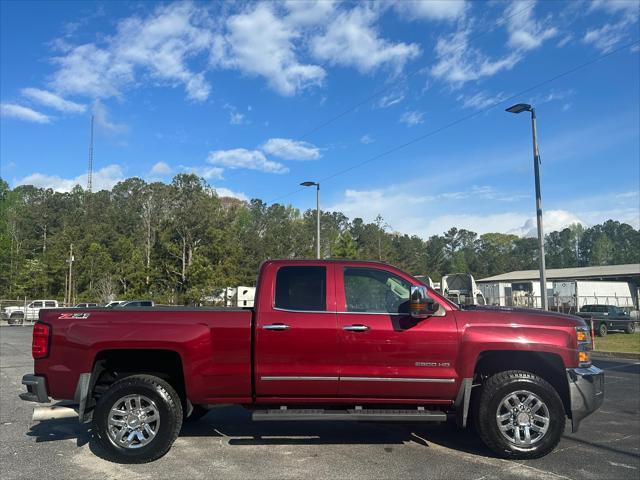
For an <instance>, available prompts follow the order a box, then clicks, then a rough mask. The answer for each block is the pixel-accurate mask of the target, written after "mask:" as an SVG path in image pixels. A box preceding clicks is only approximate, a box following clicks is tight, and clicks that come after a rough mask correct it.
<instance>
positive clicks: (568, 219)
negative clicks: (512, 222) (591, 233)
mask: <svg viewBox="0 0 640 480" xmlns="http://www.w3.org/2000/svg"><path fill="white" fill-rule="evenodd" d="M575 223H579V224H582V225H585V222H583V221H582V220H581V219H580V218H579V217H578V216H576V215H575V214H573V213H571V212H568V211H566V210H547V211H544V212H543V213H542V225H543V228H544V232H545V234H548V233H551V232H555V231H560V230H564V229H565V228H566V227H568V226H570V225H573V224H575ZM508 233H515V234H516V235H520V236H524V237H536V236H538V224H537V221H536V218H535V217H530V218H527V220H526V221H525V222H524V223H523V224H522V225H520V226H519V227H517V228H513V229H511V230H509V232H508Z"/></svg>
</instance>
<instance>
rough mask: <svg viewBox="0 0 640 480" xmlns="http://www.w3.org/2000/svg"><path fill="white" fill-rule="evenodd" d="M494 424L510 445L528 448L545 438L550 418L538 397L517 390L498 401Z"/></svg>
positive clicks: (547, 410) (544, 405) (547, 409)
mask: <svg viewBox="0 0 640 480" xmlns="http://www.w3.org/2000/svg"><path fill="white" fill-rule="evenodd" d="M496 422H497V424H498V429H499V430H500V433H502V436H503V437H504V438H506V439H507V440H508V441H509V442H510V443H511V444H513V445H515V446H519V447H528V446H531V445H534V444H536V443H538V442H539V441H540V440H542V439H543V438H544V437H545V435H546V434H547V431H548V430H549V423H550V422H551V416H550V414H549V408H548V407H547V405H546V404H545V403H544V402H543V401H542V399H541V398H540V397H539V396H538V395H536V394H535V393H533V392H530V391H528V390H518V391H516V392H511V393H509V394H508V395H506V396H505V397H504V398H503V399H502V400H501V401H500V403H499V404H498V409H497V411H496Z"/></svg>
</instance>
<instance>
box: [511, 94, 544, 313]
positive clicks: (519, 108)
mask: <svg viewBox="0 0 640 480" xmlns="http://www.w3.org/2000/svg"><path fill="white" fill-rule="evenodd" d="M507 112H510V113H521V112H531V130H532V136H533V172H534V175H535V183H536V220H537V223H538V248H539V249H540V303H541V307H542V309H543V310H547V273H546V265H545V254H544V229H543V225H542V195H541V193H540V151H539V150H538V131H537V128H536V109H535V108H533V107H532V106H531V105H528V104H526V103H519V104H517V105H513V106H511V107H509V108H507Z"/></svg>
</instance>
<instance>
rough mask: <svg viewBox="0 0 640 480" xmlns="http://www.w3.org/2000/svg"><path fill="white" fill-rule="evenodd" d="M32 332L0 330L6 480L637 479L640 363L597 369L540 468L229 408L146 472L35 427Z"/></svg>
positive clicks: (442, 430)
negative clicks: (27, 385)
mask: <svg viewBox="0 0 640 480" xmlns="http://www.w3.org/2000/svg"><path fill="white" fill-rule="evenodd" d="M30 343H31V328H30V327H7V326H2V327H1V328H0V372H1V379H0V471H1V472H2V475H1V476H2V478H4V479H9V478H29V479H32V478H39V479H44V478H65V479H71V478H83V479H93V478H100V479H104V478H106V479H111V478H128V479H138V478H154V479H163V478H238V479H247V478H260V479H261V480H264V479H269V478H274V479H276V478H277V479H282V478H300V477H306V478H309V479H311V478H353V479H360V478H362V479H373V478H376V479H377V478H393V479H398V478H401V479H403V480H404V479H409V478H420V479H432V478H442V479H445V478H446V479H455V478H461V479H462V478H464V479H469V480H489V479H498V478H500V479H503V478H514V479H515V478H517V479H519V480H521V479H523V478H527V479H604V478H606V479H627V478H628V479H638V478H639V477H640V361H637V360H635V361H632V360H622V359H615V358H611V359H607V360H606V361H604V360H598V361H596V362H595V363H596V365H598V366H599V367H600V368H604V369H605V370H606V398H605V402H604V405H603V406H602V408H601V409H600V410H599V411H598V412H596V413H595V414H594V415H592V416H591V417H589V418H587V419H586V420H585V421H584V422H583V423H582V426H581V430H580V432H579V433H578V434H575V435H573V434H571V433H570V428H569V426H567V430H566V433H565V436H564V438H563V440H562V442H561V443H560V445H559V447H558V448H557V449H556V450H555V451H554V452H553V453H551V454H549V455H547V456H546V457H544V458H541V459H538V460H531V461H519V462H514V461H506V460H501V459H498V458H496V457H494V456H493V455H492V454H491V453H490V452H489V451H488V450H487V449H486V448H485V447H484V446H483V445H482V443H481V442H480V441H479V440H478V439H477V438H476V437H475V435H474V434H473V433H471V432H468V431H459V430H457V429H456V428H455V427H454V426H452V425H426V426H425V425H419V426H412V425H406V424H366V423H346V422H344V423H343V422H317V423H312V422H303V423H302V422H290V423H253V422H252V421H251V420H250V418H249V415H248V414H247V413H246V412H245V411H243V410H242V409H241V408H238V407H223V408H219V409H217V410H215V411H212V412H210V413H209V414H208V415H207V416H205V417H204V418H203V419H202V420H201V421H199V422H197V423H195V424H193V425H187V426H185V427H184V428H183V431H182V433H181V435H180V437H179V438H178V440H177V441H176V443H175V444H174V446H173V448H172V449H171V451H170V452H169V453H168V454H167V455H166V456H165V457H163V458H161V459H160V460H158V461H156V462H154V463H151V464H146V465H118V464H113V463H109V462H107V461H105V460H102V459H101V458H100V456H99V455H100V452H99V451H98V450H97V448H96V447H95V445H94V443H93V442H92V440H91V434H90V432H89V430H88V429H87V428H86V427H83V426H80V425H79V424H78V422H77V420H75V419H65V420H56V421H48V422H41V423H39V422H32V421H31V413H32V406H33V405H32V404H29V403H27V402H23V401H21V400H20V399H18V393H20V392H21V391H22V385H21V384H20V381H21V378H22V375H23V374H24V373H30V372H31V371H32V369H33V362H32V360H31V351H30Z"/></svg>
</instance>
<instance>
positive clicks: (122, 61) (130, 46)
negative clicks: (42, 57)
mask: <svg viewBox="0 0 640 480" xmlns="http://www.w3.org/2000/svg"><path fill="white" fill-rule="evenodd" d="M207 20H208V14H207V12H206V10H205V9H203V8H200V7H198V6H197V5H195V4H192V3H181V2H176V3H173V4H170V5H167V6H161V7H158V8H156V9H155V10H154V12H153V13H152V14H150V15H148V16H147V17H145V18H142V17H137V16H132V17H129V18H126V19H124V20H122V21H121V22H119V24H118V26H117V31H116V34H115V35H114V36H112V37H107V39H106V41H105V45H104V47H99V46H97V45H95V44H93V43H87V44H83V45H79V46H75V47H71V48H70V49H69V50H68V51H66V52H65V53H64V54H63V55H61V56H59V57H56V58H54V59H53V62H54V64H56V65H57V67H58V69H57V70H56V72H54V74H53V78H52V82H51V84H52V86H53V87H54V89H55V90H56V91H58V92H66V93H73V94H78V95H85V96H89V97H94V98H107V97H112V96H120V95H121V93H122V90H123V89H124V88H126V87H130V86H136V85H137V84H138V82H136V73H137V70H139V69H143V70H144V71H145V72H146V73H148V78H150V79H152V80H154V81H156V82H158V83H160V84H163V85H169V86H175V85H180V84H181V85H182V86H183V87H184V88H185V90H186V93H187V97H188V98H189V99H191V100H195V101H202V100H205V99H206V98H207V97H208V96H209V93H210V91H211V87H210V85H209V83H208V82H207V81H206V79H205V78H204V74H203V73H202V72H193V71H192V70H191V69H190V68H189V67H188V65H187V63H188V60H189V59H190V58H191V57H194V56H196V55H197V54H200V53H203V52H206V51H208V50H209V48H210V45H211V43H212V41H213V40H212V36H211V32H210V29H209V27H208V25H207Z"/></svg>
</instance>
